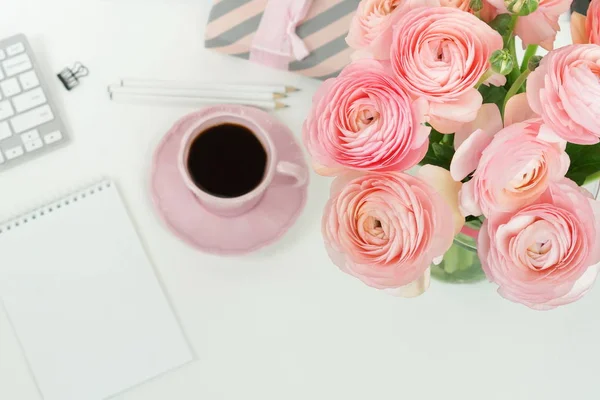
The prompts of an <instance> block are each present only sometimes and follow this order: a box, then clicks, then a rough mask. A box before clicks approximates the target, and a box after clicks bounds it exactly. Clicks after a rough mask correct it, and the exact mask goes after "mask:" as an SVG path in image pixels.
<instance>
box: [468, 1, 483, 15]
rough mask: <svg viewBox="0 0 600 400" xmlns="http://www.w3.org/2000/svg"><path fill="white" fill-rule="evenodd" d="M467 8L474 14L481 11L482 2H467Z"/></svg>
mask: <svg viewBox="0 0 600 400" xmlns="http://www.w3.org/2000/svg"><path fill="white" fill-rule="evenodd" d="M469 8H470V9H471V10H473V11H474V12H477V11H481V9H482V8H483V0H471V1H470V2H469Z"/></svg>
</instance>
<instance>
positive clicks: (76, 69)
mask: <svg viewBox="0 0 600 400" xmlns="http://www.w3.org/2000/svg"><path fill="white" fill-rule="evenodd" d="M89 73H90V71H89V70H88V69H87V67H86V66H85V65H83V64H82V63H80V62H76V63H75V64H74V65H73V67H71V68H69V67H66V68H65V69H63V70H62V71H60V72H59V73H58V74H57V75H56V76H58V79H59V80H60V81H61V82H62V84H63V85H64V87H65V89H67V90H72V89H73V88H75V87H77V86H79V78H83V77H84V76H88V75H89Z"/></svg>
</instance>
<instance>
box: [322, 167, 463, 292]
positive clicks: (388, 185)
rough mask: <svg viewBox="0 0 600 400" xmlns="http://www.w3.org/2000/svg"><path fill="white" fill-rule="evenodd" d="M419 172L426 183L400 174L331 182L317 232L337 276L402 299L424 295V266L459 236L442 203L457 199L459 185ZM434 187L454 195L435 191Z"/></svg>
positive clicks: (437, 172) (451, 210) (434, 170)
mask: <svg viewBox="0 0 600 400" xmlns="http://www.w3.org/2000/svg"><path fill="white" fill-rule="evenodd" d="M423 169H425V171H424V173H425V174H424V176H425V177H427V178H426V179H427V180H428V183H426V182H425V179H422V178H419V177H413V176H411V175H408V174H404V173H399V172H389V173H382V174H366V175H359V176H358V177H356V175H354V176H351V175H350V176H348V175H341V176H339V177H338V178H336V180H335V181H334V183H333V185H332V190H331V199H330V200H329V202H328V203H327V206H326V207H325V213H324V215H323V227H322V228H323V237H324V239H325V244H326V247H327V251H328V253H329V255H330V257H331V259H332V261H333V262H334V263H335V264H336V265H337V266H338V267H339V268H340V269H341V270H342V271H344V272H346V273H348V274H350V275H353V276H355V277H357V278H358V279H360V280H361V281H363V282H364V283H365V284H367V285H369V286H372V287H375V288H377V289H395V290H394V291H395V293H396V294H399V295H401V296H404V297H413V296H415V295H419V294H421V293H422V292H424V291H425V290H426V289H427V282H428V279H427V277H428V272H429V266H430V265H431V263H432V261H433V260H434V259H436V258H438V257H440V256H442V255H444V253H445V252H446V251H447V250H448V249H449V248H450V246H451V245H452V241H453V238H454V235H455V232H456V230H457V229H459V230H460V227H459V226H455V224H454V222H453V214H458V210H457V207H456V206H454V207H453V206H452V204H451V203H452V200H450V202H447V201H445V200H444V198H443V197H442V196H443V195H447V194H450V196H451V197H454V199H456V197H457V195H458V189H460V184H459V185H457V184H456V183H455V182H453V181H452V178H451V177H450V174H449V173H448V171H446V170H444V169H442V168H440V167H434V166H430V165H427V166H424V167H423V168H422V170H423ZM437 184H440V185H441V186H445V187H446V188H450V187H452V188H454V189H452V190H450V191H446V190H439V191H438V190H437V189H435V188H434V187H435V185H437ZM454 203H456V200H454ZM463 223H464V219H463Z"/></svg>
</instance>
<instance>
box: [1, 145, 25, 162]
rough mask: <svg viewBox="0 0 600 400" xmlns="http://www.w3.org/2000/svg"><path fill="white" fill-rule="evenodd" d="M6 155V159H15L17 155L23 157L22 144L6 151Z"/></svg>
mask: <svg viewBox="0 0 600 400" xmlns="http://www.w3.org/2000/svg"><path fill="white" fill-rule="evenodd" d="M4 154H5V155H6V159H8V160H13V159H15V158H17V157H21V156H22V155H23V148H22V147H21V146H17V147H13V148H11V149H8V150H6V151H5V152H4Z"/></svg>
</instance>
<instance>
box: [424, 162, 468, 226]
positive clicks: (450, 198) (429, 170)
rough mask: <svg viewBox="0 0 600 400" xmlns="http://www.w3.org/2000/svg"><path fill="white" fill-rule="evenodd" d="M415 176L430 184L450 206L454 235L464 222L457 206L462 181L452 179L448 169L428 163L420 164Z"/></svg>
mask: <svg viewBox="0 0 600 400" xmlns="http://www.w3.org/2000/svg"><path fill="white" fill-rule="evenodd" d="M417 176H418V177H419V178H421V179H423V180H424V181H425V182H427V183H428V184H429V185H430V186H432V187H433V188H434V189H435V190H436V191H437V192H438V193H439V194H440V196H442V198H443V199H444V200H445V201H446V203H447V204H448V206H450V209H451V210H452V219H453V222H454V234H455V235H456V234H457V233H458V232H460V230H461V229H462V227H463V225H464V224H465V218H464V216H463V215H462V214H461V212H460V209H459V207H458V193H459V192H460V189H461V187H462V183H460V182H456V181H454V180H453V179H452V177H451V176H450V172H449V171H448V170H446V169H444V168H441V167H437V166H434V165H429V164H428V165H424V166H422V167H421V168H420V169H419V171H418V172H417Z"/></svg>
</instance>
